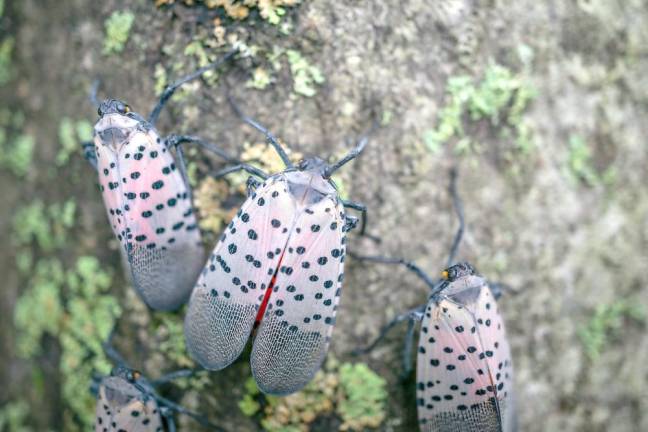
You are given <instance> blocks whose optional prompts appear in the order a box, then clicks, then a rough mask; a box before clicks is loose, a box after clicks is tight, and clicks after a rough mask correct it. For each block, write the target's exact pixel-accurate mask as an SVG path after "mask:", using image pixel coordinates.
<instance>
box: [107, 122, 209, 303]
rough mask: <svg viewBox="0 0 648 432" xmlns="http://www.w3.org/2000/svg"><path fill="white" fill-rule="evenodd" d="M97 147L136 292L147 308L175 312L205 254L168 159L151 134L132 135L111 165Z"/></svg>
mask: <svg viewBox="0 0 648 432" xmlns="http://www.w3.org/2000/svg"><path fill="white" fill-rule="evenodd" d="M98 147H99V148H101V151H99V150H98V151H97V156H98V160H99V161H100V162H99V176H100V178H101V177H102V176H105V177H106V181H107V182H108V183H107V185H104V184H103V183H102V186H103V187H104V201H105V203H106V207H107V208H108V209H109V210H108V211H109V217H111V218H112V221H113V227H114V228H113V229H114V230H115V234H116V235H117V237H118V239H119V240H120V241H121V242H122V244H123V246H124V249H125V251H126V252H127V256H128V262H129V264H130V267H131V273H132V276H133V281H134V285H135V288H136V289H137V291H138V292H139V294H140V295H141V296H142V298H143V299H144V301H145V302H146V303H147V304H148V305H149V306H151V307H152V308H154V309H159V310H170V309H175V308H177V307H179V306H180V305H182V304H183V303H184V302H185V301H186V300H187V298H188V297H189V294H190V293H191V289H192V287H193V285H194V283H195V281H196V278H197V277H198V274H199V272H200V269H201V268H202V266H203V264H204V254H203V249H202V246H201V242H200V231H199V230H198V227H197V225H196V218H195V216H194V214H193V209H192V207H191V199H190V197H189V194H188V191H187V188H186V185H185V184H184V181H183V179H182V176H181V175H180V173H179V172H178V170H177V168H176V166H175V163H174V160H173V157H172V156H171V154H170V153H169V152H168V151H167V149H166V147H165V146H164V144H163V143H161V141H160V138H159V137H158V135H157V133H156V132H155V131H154V130H149V131H148V132H144V131H136V132H134V133H133V135H132V136H131V139H130V140H129V142H128V143H127V144H126V145H124V146H123V147H122V148H121V149H120V151H119V154H118V155H117V160H116V161H115V158H114V157H113V156H112V152H111V151H110V150H108V149H107V148H102V147H103V146H102V145H99V146H98ZM104 155H105V156H104ZM104 161H105V162H104ZM106 172H107V173H108V174H107V175H106V174H105V173H106ZM104 182H105V181H104ZM106 191H107V192H108V193H106ZM113 213H115V215H113Z"/></svg>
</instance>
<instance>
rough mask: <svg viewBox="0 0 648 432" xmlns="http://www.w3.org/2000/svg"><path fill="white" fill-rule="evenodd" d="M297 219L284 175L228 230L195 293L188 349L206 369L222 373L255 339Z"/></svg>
mask: <svg viewBox="0 0 648 432" xmlns="http://www.w3.org/2000/svg"><path fill="white" fill-rule="evenodd" d="M294 219H295V204H294V200H293V199H292V196H291V195H290V193H289V191H288V186H287V184H286V181H285V179H284V177H283V176H282V175H279V176H275V177H272V178H271V179H269V180H267V181H266V182H265V183H263V184H262V185H261V186H260V187H259V188H258V190H257V192H255V193H254V194H252V196H250V197H249V198H248V199H247V201H246V202H245V203H244V204H243V206H242V207H241V210H239V212H238V213H237V216H236V217H235V218H234V220H233V221H232V222H231V223H230V224H229V225H228V226H227V228H226V229H225V232H224V234H223V235H222V236H221V239H220V241H219V242H218V244H217V245H216V247H215V249H214V252H213V253H212V255H211V257H210V258H209V260H208V262H207V265H206V266H205V268H204V269H203V271H202V274H201V276H200V278H199V279H198V282H197V284H196V287H195V288H194V291H193V293H192V295H191V300H190V304H189V310H188V312H187V316H186V318H185V338H186V342H187V349H188V350H189V352H190V353H191V355H192V357H193V358H194V359H196V360H197V361H198V362H199V363H200V364H201V365H202V366H203V367H205V368H207V369H212V370H219V369H222V368H224V367H226V366H228V365H229V364H230V363H232V362H233V361H234V360H236V358H237V357H238V356H239V355H240V353H241V351H243V348H244V347H245V344H246V342H247V340H248V338H249V337H250V333H251V332H252V328H253V326H254V322H255V320H256V317H257V314H258V311H259V309H260V307H261V304H262V302H263V299H264V295H265V294H266V290H267V288H268V287H269V286H270V284H271V281H272V279H273V276H274V274H275V270H276V268H277V265H278V263H279V261H280V259H281V255H282V252H283V251H284V248H285V246H286V242H287V240H288V236H289V234H290V230H291V228H292V225H293V222H294Z"/></svg>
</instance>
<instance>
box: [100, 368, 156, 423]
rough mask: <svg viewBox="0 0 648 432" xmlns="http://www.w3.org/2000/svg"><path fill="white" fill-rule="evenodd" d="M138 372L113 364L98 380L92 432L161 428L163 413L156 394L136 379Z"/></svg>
mask: <svg viewBox="0 0 648 432" xmlns="http://www.w3.org/2000/svg"><path fill="white" fill-rule="evenodd" d="M138 378H139V374H138V373H137V372H134V371H131V370H130V369H126V368H121V367H120V368H115V369H114V370H113V373H112V374H111V376H108V377H105V378H103V379H102V380H101V383H100V384H99V390H98V394H97V408H96V418H95V432H106V431H120V430H124V431H132V432H149V431H151V432H152V431H163V430H164V429H163V421H162V415H161V413H160V407H159V406H158V403H157V401H156V400H155V398H153V397H152V396H150V395H149V394H148V393H147V390H146V388H145V387H143V386H142V384H141V383H139V382H138Z"/></svg>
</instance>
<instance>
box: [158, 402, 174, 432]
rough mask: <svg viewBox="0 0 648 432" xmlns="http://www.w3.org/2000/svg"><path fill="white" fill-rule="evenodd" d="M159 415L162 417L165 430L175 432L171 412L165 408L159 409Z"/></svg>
mask: <svg viewBox="0 0 648 432" xmlns="http://www.w3.org/2000/svg"><path fill="white" fill-rule="evenodd" d="M160 415H161V416H162V417H164V420H165V422H166V426H167V430H168V431H169V432H176V425H175V420H173V411H171V410H170V409H169V408H167V407H160Z"/></svg>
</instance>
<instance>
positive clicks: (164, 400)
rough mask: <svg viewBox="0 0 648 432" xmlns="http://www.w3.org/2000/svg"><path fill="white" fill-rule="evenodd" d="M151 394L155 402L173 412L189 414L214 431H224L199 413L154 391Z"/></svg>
mask: <svg viewBox="0 0 648 432" xmlns="http://www.w3.org/2000/svg"><path fill="white" fill-rule="evenodd" d="M152 396H154V397H155V399H156V400H157V402H158V403H159V404H160V405H163V406H165V407H167V408H169V409H170V410H173V411H175V412H177V413H179V414H184V415H186V416H189V417H191V418H192V419H194V420H196V421H197V422H198V423H200V424H201V425H203V426H204V427H206V428H210V429H211V430H215V431H219V432H224V431H225V430H224V429H222V428H220V427H218V426H216V425H215V424H213V423H211V422H210V421H209V420H207V418H206V417H204V416H201V415H200V414H197V413H195V412H193V411H190V410H188V409H187V408H185V407H183V406H182V405H178V404H177V403H175V402H172V401H170V400H169V399H167V398H164V397H162V396H160V395H158V394H155V393H153V394H152Z"/></svg>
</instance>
